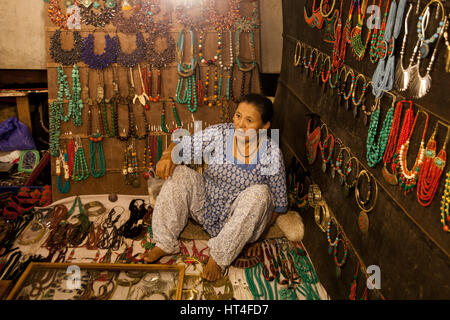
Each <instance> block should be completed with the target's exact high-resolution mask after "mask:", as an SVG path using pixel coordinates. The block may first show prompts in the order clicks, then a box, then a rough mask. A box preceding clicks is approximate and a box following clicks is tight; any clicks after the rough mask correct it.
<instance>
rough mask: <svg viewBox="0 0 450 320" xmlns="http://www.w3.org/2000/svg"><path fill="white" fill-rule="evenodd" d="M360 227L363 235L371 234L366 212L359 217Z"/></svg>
mask: <svg viewBox="0 0 450 320" xmlns="http://www.w3.org/2000/svg"><path fill="white" fill-rule="evenodd" d="M358 227H359V230H361V232H362V233H364V234H367V233H368V232H369V216H368V215H367V213H366V212H365V211H361V212H360V213H359V216H358Z"/></svg>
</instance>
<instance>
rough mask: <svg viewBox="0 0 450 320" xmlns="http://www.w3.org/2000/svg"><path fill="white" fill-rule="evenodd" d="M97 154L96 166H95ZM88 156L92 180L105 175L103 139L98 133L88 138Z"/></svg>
mask: <svg viewBox="0 0 450 320" xmlns="http://www.w3.org/2000/svg"><path fill="white" fill-rule="evenodd" d="M97 153H98V166H97ZM89 154H90V157H89V158H90V164H91V175H92V176H93V177H94V178H100V177H103V176H104V175H105V172H106V163H105V156H104V153H103V137H102V135H101V134H100V133H98V132H97V133H95V134H93V135H91V136H90V137H89Z"/></svg>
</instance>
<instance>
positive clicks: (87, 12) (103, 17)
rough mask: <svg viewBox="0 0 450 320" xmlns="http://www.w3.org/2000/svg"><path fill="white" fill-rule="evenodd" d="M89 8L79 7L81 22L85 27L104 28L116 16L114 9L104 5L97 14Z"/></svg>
mask: <svg viewBox="0 0 450 320" xmlns="http://www.w3.org/2000/svg"><path fill="white" fill-rule="evenodd" d="M89 7H90V6H80V13H81V21H82V22H83V23H84V24H86V25H93V26H94V27H96V28H104V27H105V25H107V24H108V23H109V22H110V21H111V19H112V18H114V16H115V14H116V9H115V7H111V6H108V5H105V6H104V7H102V8H101V9H100V11H99V12H98V13H95V12H94V11H93V10H92V7H91V8H89Z"/></svg>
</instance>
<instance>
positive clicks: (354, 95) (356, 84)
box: [352, 73, 371, 118]
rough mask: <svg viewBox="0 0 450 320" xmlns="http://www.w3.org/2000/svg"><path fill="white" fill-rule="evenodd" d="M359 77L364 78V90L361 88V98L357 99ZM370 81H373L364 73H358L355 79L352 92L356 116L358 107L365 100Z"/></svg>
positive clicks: (354, 114)
mask: <svg viewBox="0 0 450 320" xmlns="http://www.w3.org/2000/svg"><path fill="white" fill-rule="evenodd" d="M359 78H362V79H363V86H362V90H361V95H360V96H359V99H358V100H356V90H357V86H358V79H359ZM369 83H371V82H369V81H366V77H365V76H364V75H363V74H362V73H360V74H358V76H357V77H356V79H355V84H354V89H353V92H352V102H353V116H354V117H355V118H356V116H357V114H358V107H359V106H360V105H362V104H363V103H364V102H365V95H366V91H367V87H368V86H369Z"/></svg>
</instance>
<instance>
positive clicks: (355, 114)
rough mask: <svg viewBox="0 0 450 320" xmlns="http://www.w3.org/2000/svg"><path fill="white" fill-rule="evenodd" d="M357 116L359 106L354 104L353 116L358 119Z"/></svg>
mask: <svg viewBox="0 0 450 320" xmlns="http://www.w3.org/2000/svg"><path fill="white" fill-rule="evenodd" d="M357 116H358V107H357V106H353V117H354V118H355V119H356V117H357Z"/></svg>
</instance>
